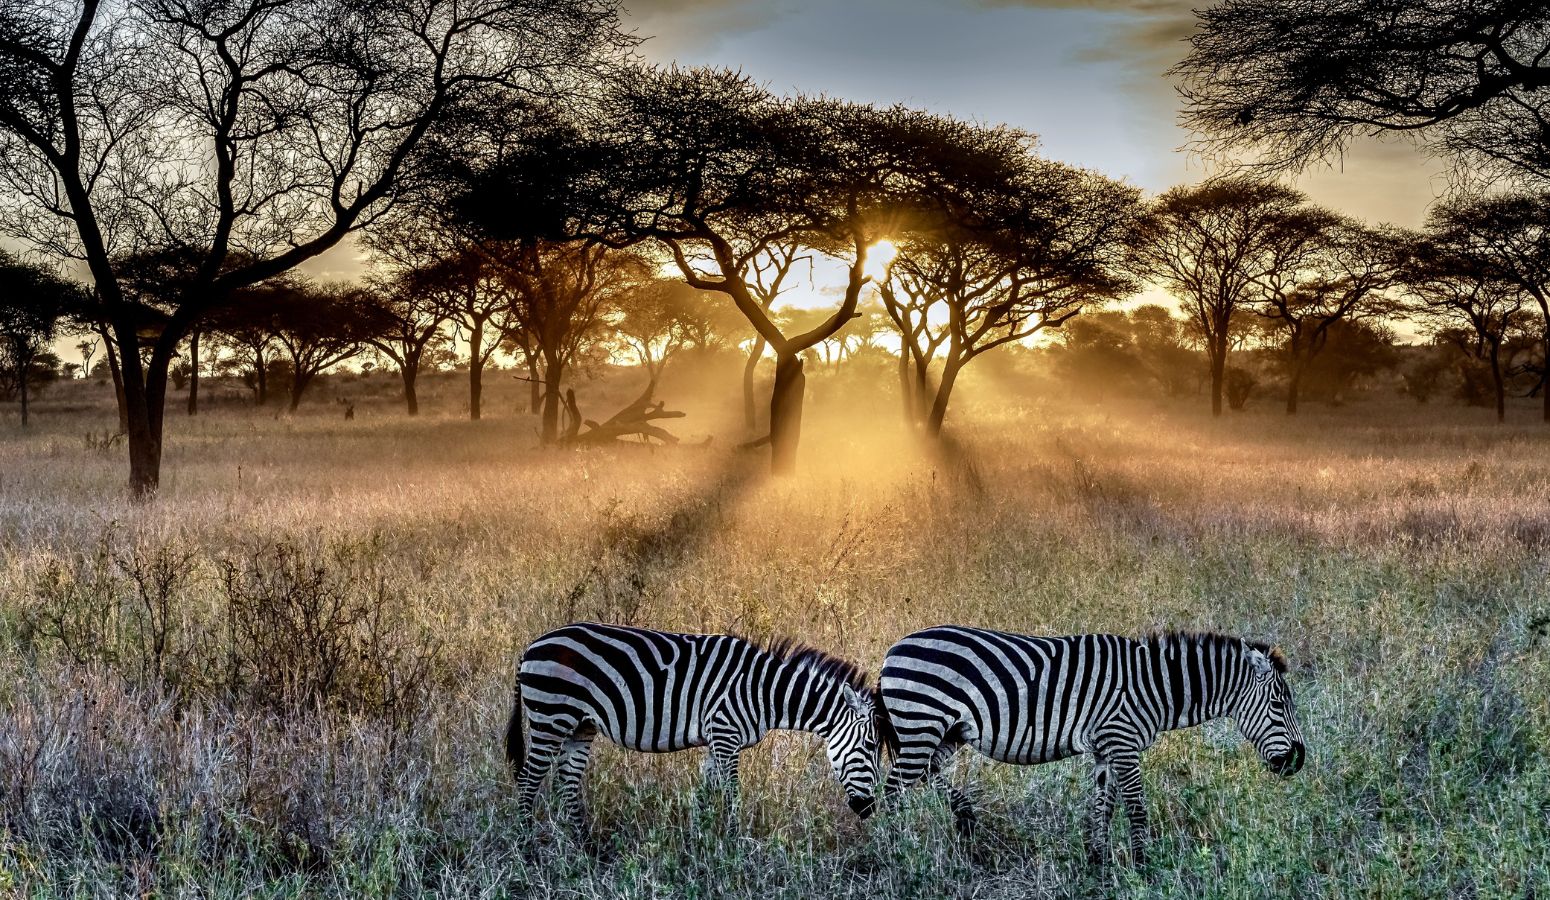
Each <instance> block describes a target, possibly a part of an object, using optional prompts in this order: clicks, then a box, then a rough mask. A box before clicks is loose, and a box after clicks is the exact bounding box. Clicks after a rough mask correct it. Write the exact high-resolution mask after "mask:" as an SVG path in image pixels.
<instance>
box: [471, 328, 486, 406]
mask: <svg viewBox="0 0 1550 900" xmlns="http://www.w3.org/2000/svg"><path fill="white" fill-rule="evenodd" d="M483 341H484V323H483V322H482V321H481V322H475V323H474V327H472V328H470V329H468V418H469V419H470V420H472V421H475V422H477V421H479V401H480V398H481V397H482V396H483V394H484V358H483V355H482V350H483V347H482V344H483Z"/></svg>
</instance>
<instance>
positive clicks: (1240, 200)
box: [1137, 177, 1306, 416]
mask: <svg viewBox="0 0 1550 900" xmlns="http://www.w3.org/2000/svg"><path fill="white" fill-rule="evenodd" d="M1302 203H1303V195H1302V194H1301V193H1300V192H1298V191H1295V190H1293V189H1291V188H1288V187H1284V186H1282V185H1278V184H1268V183H1265V182H1261V181H1257V180H1254V179H1250V178H1243V177H1234V178H1224V179H1219V180H1214V181H1207V182H1205V183H1203V184H1200V185H1195V186H1188V187H1176V188H1173V189H1172V190H1169V191H1167V192H1166V193H1164V194H1163V195H1162V196H1161V197H1158V198H1157V200H1156V202H1155V203H1154V204H1153V206H1152V210H1151V214H1150V217H1149V219H1150V221H1149V223H1148V230H1149V232H1150V234H1149V238H1148V239H1147V240H1145V241H1143V242H1142V243H1141V245H1140V248H1139V252H1138V253H1137V264H1138V267H1139V270H1140V271H1142V272H1144V273H1145V274H1147V275H1150V276H1151V277H1152V278H1154V279H1156V280H1157V281H1158V282H1159V283H1160V284H1162V286H1163V287H1165V288H1167V289H1168V290H1169V291H1170V292H1171V293H1172V294H1173V295H1174V296H1175V297H1177V298H1178V299H1179V300H1180V301H1181V302H1182V304H1183V305H1184V308H1185V311H1186V312H1187V313H1188V314H1189V316H1190V318H1191V319H1192V320H1193V326H1194V328H1195V329H1197V331H1198V333H1199V335H1200V338H1201V342H1202V343H1203V344H1204V345H1205V349H1206V355H1207V358H1208V360H1209V363H1210V373H1211V414H1212V415H1213V416H1220V415H1221V414H1222V388H1223V385H1224V379H1225V376H1226V371H1227V354H1228V351H1229V350H1230V349H1231V347H1232V339H1233V332H1234V328H1233V325H1234V324H1235V320H1236V319H1241V317H1242V315H1243V313H1245V312H1246V311H1247V309H1248V306H1249V304H1251V303H1253V302H1254V301H1255V300H1257V299H1259V290H1260V284H1261V282H1262V280H1264V279H1266V278H1267V277H1269V276H1270V275H1271V274H1272V273H1273V272H1274V271H1275V269H1276V266H1277V265H1278V264H1279V263H1280V260H1282V259H1284V258H1285V256H1286V253H1285V251H1284V247H1283V246H1282V244H1283V243H1284V242H1286V241H1292V242H1297V241H1305V240H1306V232H1305V230H1304V229H1303V228H1301V227H1298V226H1296V224H1295V223H1296V220H1297V217H1298V216H1299V215H1300V213H1301V212H1302V209H1301V207H1302ZM1289 223H1291V227H1288V225H1289Z"/></svg>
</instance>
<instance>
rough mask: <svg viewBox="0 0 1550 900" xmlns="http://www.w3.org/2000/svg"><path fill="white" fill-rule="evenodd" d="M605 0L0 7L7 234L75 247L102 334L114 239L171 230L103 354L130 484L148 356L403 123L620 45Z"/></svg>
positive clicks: (143, 488) (319, 205) (335, 215)
mask: <svg viewBox="0 0 1550 900" xmlns="http://www.w3.org/2000/svg"><path fill="white" fill-rule="evenodd" d="M617 23H618V10H617V5H616V2H615V0H383V2H374V3H358V2H353V0H222V2H193V0H145V2H136V3H119V2H110V3H102V2H100V0H84V2H82V3H79V4H59V3H54V2H50V0H17V2H11V3H7V4H5V5H4V6H3V7H0V156H4V157H5V159H6V161H7V164H6V165H5V166H0V178H3V180H4V182H5V186H6V187H8V188H9V189H10V192H9V196H10V197H12V198H16V199H15V202H13V203H11V204H10V205H9V207H8V208H7V209H6V210H5V212H6V213H7V214H5V215H0V223H4V227H7V228H9V229H10V230H11V232H12V234H13V236H15V237H17V238H19V239H21V240H24V241H27V242H29V243H32V244H38V245H43V246H46V247H49V248H52V249H56V250H59V251H62V252H65V253H68V254H70V255H72V256H74V257H76V258H79V259H81V260H83V261H84V262H85V264H86V266H87V268H88V270H89V271H90V273H91V276H92V279H93V281H94V283H95V286H96V291H97V295H98V298H99V301H100V302H101V303H102V305H103V307H104V308H105V310H106V311H107V318H108V319H109V320H110V321H111V322H112V323H113V329H114V331H115V333H116V336H117V337H118V340H119V345H120V347H133V346H135V343H136V339H135V334H134V330H135V323H134V321H133V317H132V315H131V314H130V310H129V305H128V304H127V303H126V301H125V298H124V296H123V292H122V290H121V287H120V284H119V280H118V277H117V272H116V267H115V263H114V260H115V257H116V256H118V255H120V254H122V253H126V252H133V251H138V250H143V249H150V248H157V247H174V246H177V247H189V248H193V249H194V250H195V252H196V254H197V258H198V260H199V264H198V266H197V269H196V275H195V277H194V278H193V279H191V280H190V281H189V282H188V283H187V284H186V285H184V286H183V287H182V289H181V290H180V291H179V292H178V297H177V299H176V302H175V304H174V308H173V311H172V313H171V315H170V317H169V321H168V323H167V327H166V328H164V329H163V331H162V333H161V335H160V336H159V337H158V338H157V340H156V342H155V344H154V346H153V347H152V348H151V351H150V354H149V357H148V360H147V361H146V363H145V364H142V362H141V359H140V357H139V354H137V353H129V352H124V353H122V354H121V360H120V362H121V365H122V366H123V370H124V371H123V376H124V377H123V381H124V389H125V405H126V407H127V419H128V437H129V440H128V444H129V456H130V485H131V488H132V490H133V491H134V493H135V494H136V495H137V496H146V495H149V494H152V493H154V491H155V489H156V485H157V482H158V478H159V475H160V468H161V447H162V416H163V411H164V405H165V404H164V401H165V394H166V385H167V376H168V368H169V365H170V363H171V361H172V358H173V356H174V353H175V350H176V347H177V345H178V343H179V341H181V340H182V338H183V336H184V335H185V334H186V333H187V332H188V331H189V329H191V328H192V327H194V326H195V325H196V324H197V323H198V322H199V320H200V319H201V318H202V317H204V316H205V315H206V314H207V313H208V312H209V311H210V310H212V309H213V308H216V307H218V306H221V305H223V304H226V303H229V302H231V298H232V297H233V293H234V291H236V290H237V289H239V288H241V287H244V286H248V285H253V284H257V283H259V282H262V281H265V280H267V279H270V278H273V277H275V276H277V275H280V274H281V273H284V272H286V271H289V270H290V269H292V268H294V267H295V266H296V265H298V264H299V263H301V262H304V261H305V260H308V259H310V258H312V257H315V256H317V255H318V254H319V253H322V252H323V251H325V250H327V249H328V248H330V247H333V246H335V245H336V244H338V243H339V241H340V240H342V239H343V238H344V237H345V236H346V235H348V234H350V233H351V232H352V231H355V230H356V229H359V228H361V227H362V226H364V225H366V224H369V223H370V222H371V221H372V220H373V219H375V218H376V217H378V216H380V215H382V213H383V212H384V211H385V210H386V209H387V208H389V207H390V206H391V204H392V203H393V201H394V199H395V198H396V197H397V196H398V194H399V192H400V191H401V190H402V189H403V188H404V186H405V184H406V178H408V177H409V176H412V175H413V172H412V169H411V167H410V165H409V162H410V159H411V157H412V155H413V154H414V153H415V151H416V149H417V148H418V147H419V146H420V145H421V143H422V142H423V140H424V139H425V138H426V136H427V135H428V134H430V133H431V132H432V131H433V130H434V129H436V128H437V127H439V126H440V125H441V123H443V122H444V121H446V120H447V119H448V117H449V116H451V115H452V114H454V113H456V112H457V111H458V110H459V109H461V108H466V107H468V106H471V105H475V104H477V103H479V102H481V101H482V99H483V98H484V97H487V96H488V95H490V94H491V93H492V92H494V91H497V90H504V89H515V90H518V91H524V92H528V93H531V94H537V95H557V94H560V93H563V92H567V91H568V90H569V89H570V87H571V84H572V81H573V79H575V78H576V77H578V76H580V75H582V74H584V73H586V72H588V71H590V70H593V69H595V68H596V67H597V66H598V64H599V63H600V61H601V60H602V57H603V55H604V54H605V53H606V51H608V50H611V49H613V48H618V47H621V46H624V45H626V44H628V43H629V39H628V38H625V37H622V36H621V35H620V33H619V32H618V30H617Z"/></svg>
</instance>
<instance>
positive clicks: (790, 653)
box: [744, 637, 872, 695]
mask: <svg viewBox="0 0 1550 900" xmlns="http://www.w3.org/2000/svg"><path fill="white" fill-rule="evenodd" d="M744 640H748V639H747V638H744ZM748 642H749V643H750V644H753V645H754V646H755V647H758V648H759V649H760V650H763V651H764V652H765V653H768V654H770V655H771V656H773V657H775V658H776V659H778V660H780V661H781V662H784V663H787V664H789V665H794V666H801V667H802V668H805V669H808V670H810V671H813V672H816V673H818V674H820V675H824V676H827V677H829V678H833V679H834V680H835V681H838V682H840V683H841V684H844V685H849V686H850V688H851V689H852V690H854V691H856V692H858V693H861V694H863V695H865V694H869V693H870V692H871V690H872V689H871V687H870V686H869V685H868V684H867V673H866V672H864V671H862V670H861V668H860V667H859V666H857V665H856V664H855V663H853V662H851V661H850V660H848V659H844V658H842V657H838V656H834V655H833V654H830V653H828V652H826V651H823V650H819V649H817V648H816V647H809V646H807V645H806V644H803V643H801V642H800V641H798V640H796V639H795V638H788V637H779V638H775V639H773V640H770V641H768V642H763V643H761V642H759V641H748Z"/></svg>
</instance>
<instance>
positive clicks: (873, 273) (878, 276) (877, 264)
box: [866, 238, 899, 281]
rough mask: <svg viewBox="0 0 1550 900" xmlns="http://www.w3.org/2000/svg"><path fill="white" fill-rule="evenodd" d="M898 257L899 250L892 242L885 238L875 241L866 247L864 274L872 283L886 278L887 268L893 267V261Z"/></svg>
mask: <svg viewBox="0 0 1550 900" xmlns="http://www.w3.org/2000/svg"><path fill="white" fill-rule="evenodd" d="M898 255H899V248H898V247H895V246H894V244H893V241H890V240H888V239H886V238H884V239H883V240H880V241H875V242H873V244H872V245H871V246H870V247H867V254H866V274H867V277H869V278H871V279H872V280H873V281H880V280H882V279H884V278H887V277H888V267H889V266H891V265H893V261H894V259H896V258H897V257H898Z"/></svg>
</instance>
